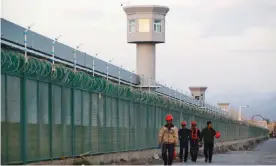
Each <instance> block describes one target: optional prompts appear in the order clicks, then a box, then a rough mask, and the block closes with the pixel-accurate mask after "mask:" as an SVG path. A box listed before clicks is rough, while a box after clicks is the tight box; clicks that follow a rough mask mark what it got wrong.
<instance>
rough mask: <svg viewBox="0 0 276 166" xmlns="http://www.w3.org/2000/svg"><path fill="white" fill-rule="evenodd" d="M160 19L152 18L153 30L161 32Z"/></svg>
mask: <svg viewBox="0 0 276 166" xmlns="http://www.w3.org/2000/svg"><path fill="white" fill-rule="evenodd" d="M161 26H162V25H161V20H154V22H153V31H154V32H161Z"/></svg>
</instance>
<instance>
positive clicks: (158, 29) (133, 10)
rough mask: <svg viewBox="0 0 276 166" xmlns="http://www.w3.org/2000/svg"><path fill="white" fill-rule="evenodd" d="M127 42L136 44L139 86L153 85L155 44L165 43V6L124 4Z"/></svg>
mask: <svg viewBox="0 0 276 166" xmlns="http://www.w3.org/2000/svg"><path fill="white" fill-rule="evenodd" d="M124 11H125V13H126V15H127V42H128V43H133V44H136V73H137V74H138V75H139V76H140V77H141V82H140V84H141V86H142V87H144V88H146V87H151V86H152V85H155V67H156V66H155V59H156V57H155V45H156V44H158V43H165V17H166V14H167V13H168V11H169V8H168V7H166V6H156V5H141V6H140V5H139V6H126V7H124Z"/></svg>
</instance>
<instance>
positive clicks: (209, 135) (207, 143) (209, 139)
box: [200, 121, 216, 163]
mask: <svg viewBox="0 0 276 166" xmlns="http://www.w3.org/2000/svg"><path fill="white" fill-rule="evenodd" d="M215 135H216V131H215V130H214V129H213V126H212V122H211V121H208V122H207V127H205V128H204V129H203V130H202V131H201V137H200V140H201V141H202V139H203V142H204V156H205V162H208V160H209V163H212V156H213V148H214V136H215Z"/></svg>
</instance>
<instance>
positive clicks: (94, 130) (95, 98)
mask: <svg viewBox="0 0 276 166" xmlns="http://www.w3.org/2000/svg"><path fill="white" fill-rule="evenodd" d="M98 103H99V95H98V94H97V93H92V98H91V108H92V110H91V141H92V143H91V152H92V153H98V152H99V128H98V124H99V120H98V119H99V118H98V110H99V109H98V107H99V104H98Z"/></svg>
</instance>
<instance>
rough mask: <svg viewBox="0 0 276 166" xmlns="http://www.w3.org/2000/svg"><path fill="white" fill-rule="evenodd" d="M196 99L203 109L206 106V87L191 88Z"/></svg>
mask: <svg viewBox="0 0 276 166" xmlns="http://www.w3.org/2000/svg"><path fill="white" fill-rule="evenodd" d="M189 89H190V91H191V94H192V96H193V98H194V99H196V100H199V103H200V105H201V106H202V107H204V106H205V91H206V89H207V87H204V86H191V87H189Z"/></svg>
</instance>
